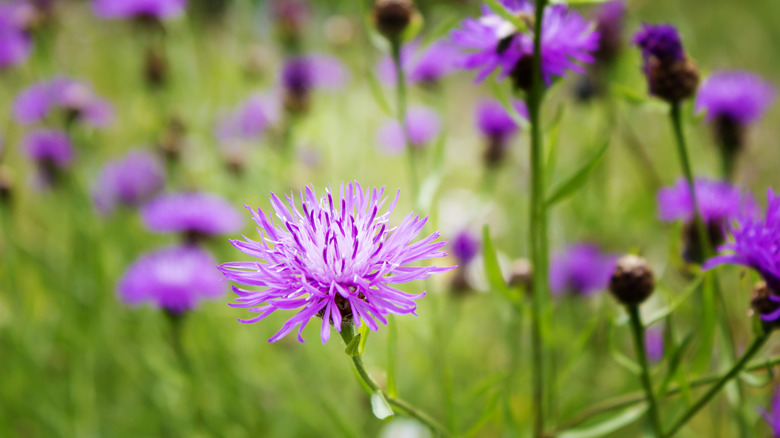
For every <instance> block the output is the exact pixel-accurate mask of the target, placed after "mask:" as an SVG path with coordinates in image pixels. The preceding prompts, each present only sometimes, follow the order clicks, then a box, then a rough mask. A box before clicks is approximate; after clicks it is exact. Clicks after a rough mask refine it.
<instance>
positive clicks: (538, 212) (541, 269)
mask: <svg viewBox="0 0 780 438" xmlns="http://www.w3.org/2000/svg"><path fill="white" fill-rule="evenodd" d="M546 6H547V0H537V2H536V10H535V20H534V36H535V37H534V56H533V59H532V61H533V78H532V81H531V89H530V90H527V106H528V115H529V118H530V122H531V148H530V149H531V150H530V154H531V157H530V161H531V205H530V224H529V231H530V236H529V237H530V242H531V248H530V249H531V251H530V253H531V254H530V255H531V262H532V264H533V275H532V282H533V294H532V296H533V298H532V305H531V314H532V322H531V350H532V354H531V356H532V361H533V366H532V379H533V409H534V425H533V430H534V436H536V437H539V436H542V433H543V431H544V413H545V410H544V400H545V399H544V372H543V366H544V356H543V353H542V304H543V303H542V299H543V297H544V294H545V293H547V263H548V262H547V223H546V220H547V212H546V208H545V203H544V181H545V179H544V163H543V161H542V155H543V150H542V145H543V138H542V124H541V107H542V100H543V97H544V91H545V84H544V81H543V79H542V58H541V56H539V54H540V53H541V44H542V41H541V38H538V36H539V35H541V34H542V19H543V17H544V8H545V7H546Z"/></svg>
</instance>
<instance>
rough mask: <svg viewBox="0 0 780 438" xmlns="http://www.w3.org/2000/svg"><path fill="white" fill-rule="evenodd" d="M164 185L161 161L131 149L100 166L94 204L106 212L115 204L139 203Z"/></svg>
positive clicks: (132, 204) (163, 170)
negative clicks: (122, 155) (120, 156)
mask: <svg viewBox="0 0 780 438" xmlns="http://www.w3.org/2000/svg"><path fill="white" fill-rule="evenodd" d="M164 185H165V169H164V168H163V165H162V163H160V160H159V159H158V158H157V157H156V156H155V155H152V154H151V153H149V152H145V151H140V150H134V151H131V152H130V153H128V154H127V155H125V156H124V157H122V158H119V159H117V160H113V161H109V162H108V163H106V165H105V166H104V167H103V170H102V171H101V172H100V176H98V180H97V184H96V186H95V191H94V201H95V205H96V206H97V207H98V209H99V210H100V211H101V212H102V213H105V214H108V213H111V212H113V211H114V209H115V208H116V206H117V205H125V206H129V207H135V206H139V205H141V204H142V203H144V202H146V201H148V200H149V199H150V198H151V197H152V196H154V195H155V194H157V193H158V192H159V191H160V190H162V188H163V186H164Z"/></svg>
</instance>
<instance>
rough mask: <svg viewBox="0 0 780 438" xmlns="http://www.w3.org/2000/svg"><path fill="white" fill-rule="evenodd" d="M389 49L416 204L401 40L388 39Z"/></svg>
mask: <svg viewBox="0 0 780 438" xmlns="http://www.w3.org/2000/svg"><path fill="white" fill-rule="evenodd" d="M390 51H391V55H392V58H393V66H394V67H395V78H396V86H395V90H396V107H397V108H396V114H397V117H398V123H399V124H400V125H401V130H402V131H403V133H404V142H405V143H406V156H407V159H408V160H409V181H410V182H411V185H412V194H413V195H414V203H415V205H417V198H418V197H419V194H420V193H419V190H420V185H419V179H418V175H417V162H416V161H415V156H414V147H413V146H412V142H411V139H410V138H409V127H408V126H407V123H406V75H405V74H404V69H403V65H402V64H401V40H400V39H399V38H395V39H392V40H390Z"/></svg>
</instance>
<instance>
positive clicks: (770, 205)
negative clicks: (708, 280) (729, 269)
mask: <svg viewBox="0 0 780 438" xmlns="http://www.w3.org/2000/svg"><path fill="white" fill-rule="evenodd" d="M766 197H767V208H766V214H765V215H757V214H756V213H755V212H752V211H747V212H745V211H743V212H742V213H741V214H740V215H739V216H738V217H737V219H736V220H735V221H734V223H733V224H732V225H731V227H730V228H729V231H730V234H731V238H730V239H729V241H727V242H726V243H725V244H723V245H721V246H720V247H719V248H718V251H719V252H720V254H719V255H717V256H715V257H713V258H711V259H710V260H708V261H707V263H705V264H704V269H711V268H714V267H715V266H719V265H722V264H731V265H741V266H747V267H749V268H752V269H754V270H756V271H757V272H758V273H759V274H760V275H761V277H762V278H763V279H764V281H765V282H766V285H767V286H768V287H769V289H770V290H771V291H772V294H770V299H771V300H772V301H774V302H775V303H780V296H778V294H780V252H778V250H777V249H778V248H780V198H778V197H777V196H775V193H774V191H773V190H772V189H768V190H767V195H766ZM762 216H763V217H762ZM773 310H774V311H772V312H770V313H767V314H761V319H763V320H764V321H775V320H777V319H778V318H780V308H777V309H773Z"/></svg>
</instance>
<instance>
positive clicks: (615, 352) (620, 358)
mask: <svg viewBox="0 0 780 438" xmlns="http://www.w3.org/2000/svg"><path fill="white" fill-rule="evenodd" d="M607 337H608V338H609V339H608V343H609V352H610V353H611V354H612V357H613V358H614V359H615V361H616V362H617V363H618V364H619V365H621V366H622V367H623V368H625V369H627V370H628V371H630V372H631V373H633V374H635V375H637V376H638V375H639V374H640V373H641V372H642V368H641V367H640V366H639V364H638V363H636V362H634V361H633V360H631V359H629V358H628V356H626V355H625V354H623V353H621V352H620V349H619V348H618V347H617V346H616V345H615V324H614V323H613V322H610V324H609V331H608V334H607Z"/></svg>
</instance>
